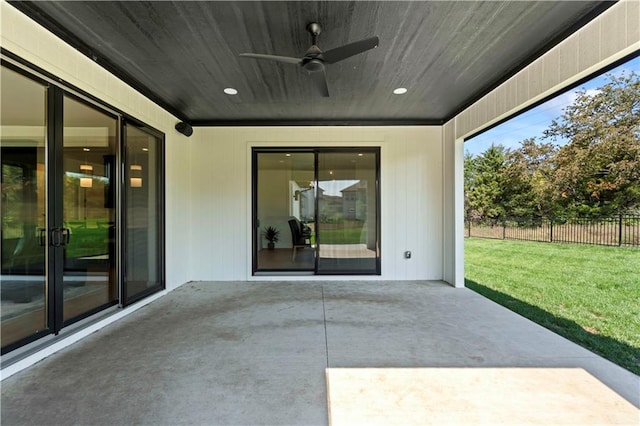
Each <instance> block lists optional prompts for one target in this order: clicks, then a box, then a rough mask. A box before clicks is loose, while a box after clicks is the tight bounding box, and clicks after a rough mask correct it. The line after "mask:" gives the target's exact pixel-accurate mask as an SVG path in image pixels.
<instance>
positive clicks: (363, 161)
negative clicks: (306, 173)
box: [317, 150, 380, 274]
mask: <svg viewBox="0 0 640 426" xmlns="http://www.w3.org/2000/svg"><path fill="white" fill-rule="evenodd" d="M377 164H378V153H377V151H376V152H371V150H368V151H367V150H363V151H353V150H349V151H338V152H319V153H318V224H317V239H318V243H319V245H318V269H317V272H318V273H326V274H338V273H342V274H345V273H346V274H376V273H379V271H380V267H379V265H380V262H379V249H378V247H379V243H378V217H377V211H378V207H377V206H378V200H377V197H378V191H377V181H378V165H377Z"/></svg>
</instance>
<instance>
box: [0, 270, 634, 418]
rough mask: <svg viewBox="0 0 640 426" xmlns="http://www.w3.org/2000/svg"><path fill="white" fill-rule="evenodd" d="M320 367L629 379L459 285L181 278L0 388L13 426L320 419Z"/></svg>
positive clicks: (623, 388) (625, 390)
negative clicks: (524, 370)
mask: <svg viewBox="0 0 640 426" xmlns="http://www.w3.org/2000/svg"><path fill="white" fill-rule="evenodd" d="M327 367H330V368H335V367H366V368H382V367H403V368H405V367H420V368H425V367H429V368H432V367H482V368H486V367H571V368H574V367H580V368H584V369H585V370H586V371H588V372H589V373H590V374H592V375H593V376H594V377H596V378H597V379H598V380H600V381H601V382H603V383H604V384H606V385H607V386H609V387H611V388H612V389H613V390H614V391H616V392H617V393H618V394H619V395H621V396H622V397H624V398H625V399H627V400H628V401H630V402H632V403H633V404H635V405H636V406H640V401H639V400H640V392H639V390H640V378H639V377H638V376H636V375H634V374H632V373H630V372H628V371H627V370H624V369H622V368H620V367H618V366H616V365H614V364H612V363H610V362H608V361H606V360H604V359H602V358H600V357H598V356H596V355H594V354H593V353H591V352H589V351H586V350H585V349H582V348H580V347H579V346H577V345H574V344H573V343H570V342H568V341H567V340H565V339H562V338H560V337H558V336H557V335H555V334H553V333H551V332H550V331H548V330H546V329H544V328H542V327H539V326H537V325H536V324H533V323H531V322H530V321H527V320H525V319H523V318H522V317H520V316H518V315H516V314H514V313H512V312H510V311H508V310H506V309H504V308H502V307H500V306H498V305H496V304H494V303H493V302H491V301H488V300H487V299H485V298H483V297H481V296H479V295H477V294H475V293H473V292H472V291H470V290H467V289H454V288H452V287H449V286H447V285H445V284H441V283H429V282H379V281H376V282H335V281H334V282H332V281H326V282H321V281H313V282H269V283H261V282H251V283H247V282H198V283H188V284H185V285H184V286H182V287H181V288H179V289H177V290H175V291H172V292H170V293H169V294H167V295H166V296H164V297H162V298H160V299H158V300H156V301H154V302H153V303H151V304H150V305H148V306H146V307H144V308H141V309H139V310H138V311H136V312H134V313H132V314H131V315H129V316H127V317H125V318H124V319H122V320H119V321H117V322H115V323H113V324H111V325H110V326H108V327H106V328H104V329H102V330H100V331H99V332H96V333H94V334H93V335H91V336H89V337H87V338H86V339H84V340H83V341H81V342H78V343H77V344H75V345H74V346H72V347H69V348H67V349H65V350H63V351H61V352H59V353H57V354H54V355H52V356H51V357H49V358H47V359H45V360H44V361H42V362H40V363H38V364H37V365H35V366H33V367H31V368H29V369H27V370H24V371H22V372H19V373H17V374H15V375H14V376H12V377H9V378H7V379H6V380H4V381H3V382H2V401H1V402H2V407H1V420H2V424H3V425H11V424H92V425H101V424H105V425H107V424H108V425H113V424H131V423H139V424H155V425H159V424H163V425H164V424H207V425H222V424H227V425H240V424H242V425H247V424H271V425H273V424H304V425H311V424H327V422H328V417H327V406H326V384H325V369H326V368H327Z"/></svg>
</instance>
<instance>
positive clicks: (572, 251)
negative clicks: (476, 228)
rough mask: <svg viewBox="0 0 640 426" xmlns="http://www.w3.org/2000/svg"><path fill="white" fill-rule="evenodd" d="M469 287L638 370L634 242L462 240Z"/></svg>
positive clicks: (639, 274) (639, 257) (639, 311)
mask: <svg viewBox="0 0 640 426" xmlns="http://www.w3.org/2000/svg"><path fill="white" fill-rule="evenodd" d="M465 264H466V267H465V278H466V279H465V281H466V285H467V287H468V288H470V289H472V290H475V291H476V292H478V293H480V294H482V295H484V296H486V297H488V298H489V299H492V300H495V301H496V302H498V303H500V304H501V305H504V306H506V307H507V308H509V309H511V310H513V311H515V312H517V313H519V314H521V315H523V316H525V317H527V318H529V319H531V320H533V321H535V322H537V323H538V324H540V325H542V326H544V327H546V328H548V329H550V330H553V331H554V332H556V333H558V334H560V335H562V336H564V337H566V338H568V339H569V340H572V341H574V342H576V343H578V344H580V345H582V346H584V347H586V348H587V349H589V350H591V351H593V352H595V353H598V354H600V355H602V356H603V357H605V358H607V359H609V360H611V361H613V362H615V363H616V364H618V365H621V366H622V367H624V368H626V369H628V370H631V371H633V372H634V373H636V374H640V250H638V249H633V248H618V247H598V246H587V245H573V244H548V243H536V242H528V241H503V240H489V239H479V238H467V239H466V240H465Z"/></svg>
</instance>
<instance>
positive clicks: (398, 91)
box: [393, 87, 407, 95]
mask: <svg viewBox="0 0 640 426" xmlns="http://www.w3.org/2000/svg"><path fill="white" fill-rule="evenodd" d="M393 93H394V94H395V95H404V94H405V93H407V89H405V88H404V87H398V88H397V89H394V91H393Z"/></svg>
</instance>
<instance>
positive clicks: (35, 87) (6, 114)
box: [0, 67, 48, 347]
mask: <svg viewBox="0 0 640 426" xmlns="http://www.w3.org/2000/svg"><path fill="white" fill-rule="evenodd" d="M0 77H1V82H0V85H1V86H2V91H1V92H0V97H1V105H0V108H1V111H2V114H1V115H0V124H1V130H0V134H1V135H2V139H1V141H0V155H1V164H2V204H1V206H2V271H1V274H2V276H1V281H0V286H1V287H0V295H1V296H2V297H1V300H2V307H1V312H2V347H6V346H7V345H10V344H12V343H15V342H17V341H19V340H21V339H24V338H27V337H29V336H31V335H33V334H35V333H38V332H40V331H44V330H47V329H48V324H47V309H46V306H47V291H46V288H47V287H46V283H47V281H46V279H45V277H46V269H45V266H46V249H47V235H46V229H47V217H46V211H47V206H46V202H47V197H46V184H47V183H46V161H45V159H46V138H45V135H46V127H45V124H46V109H45V105H46V87H44V86H43V85H41V84H39V83H37V82H35V81H32V80H30V79H28V78H26V77H24V76H22V75H20V74H18V73H16V72H14V71H12V70H9V69H7V68H5V67H2V72H1V73H0Z"/></svg>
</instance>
